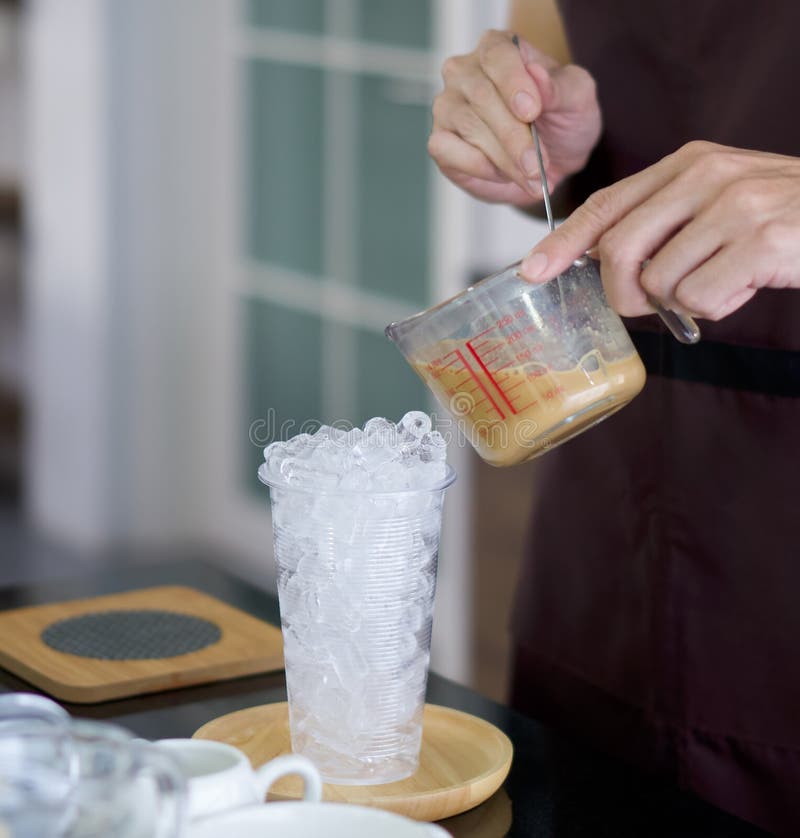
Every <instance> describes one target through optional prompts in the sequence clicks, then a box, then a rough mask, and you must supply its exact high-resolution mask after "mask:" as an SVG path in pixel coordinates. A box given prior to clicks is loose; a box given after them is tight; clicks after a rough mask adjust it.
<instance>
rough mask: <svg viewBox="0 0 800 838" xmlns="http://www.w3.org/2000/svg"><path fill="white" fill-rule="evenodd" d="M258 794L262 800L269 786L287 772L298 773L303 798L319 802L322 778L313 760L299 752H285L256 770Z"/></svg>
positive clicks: (287, 773)
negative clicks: (301, 783)
mask: <svg viewBox="0 0 800 838" xmlns="http://www.w3.org/2000/svg"><path fill="white" fill-rule="evenodd" d="M255 774H256V785H257V788H258V794H259V797H260V799H261V800H262V801H263V800H264V799H265V798H266V796H267V792H268V791H269V788H270V786H271V785H272V784H273V783H274V782H276V781H277V780H280V779H281V777H286V776H287V775H289V774H299V775H300V777H302V779H303V800H306V801H310V802H311V803H319V801H320V800H322V778H321V777H320V776H319V771H317V769H316V767H315V765H314V763H313V762H311V760H310V759H306V757H302V756H300V755H299V754H285V755H284V756H280V757H276V758H275V759H273V760H270V761H269V762H268V763H266V764H265V765H262V766H261V768H259V769H258V770H257V771H256V772H255Z"/></svg>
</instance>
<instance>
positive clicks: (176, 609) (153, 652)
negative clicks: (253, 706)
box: [0, 585, 283, 703]
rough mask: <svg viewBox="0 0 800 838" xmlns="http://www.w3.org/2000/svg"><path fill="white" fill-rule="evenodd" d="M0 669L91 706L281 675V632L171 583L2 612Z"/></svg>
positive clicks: (217, 601) (54, 694) (51, 691)
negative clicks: (258, 675)
mask: <svg viewBox="0 0 800 838" xmlns="http://www.w3.org/2000/svg"><path fill="white" fill-rule="evenodd" d="M0 666H2V667H3V668H4V669H7V670H9V671H10V672H13V673H14V675H17V676H19V677H20V678H23V679H24V680H26V681H29V682H30V683H31V684H33V685H34V686H36V687H38V688H39V689H41V690H44V691H45V692H46V693H49V694H50V695H52V696H55V697H56V698H60V699H62V700H64V701H72V702H78V703H94V702H99V701H108V700H109V699H115V698H122V697H125V696H131V695H140V694H142V693H152V692H158V691H160V690H171V689H176V688H178V687H186V686H189V685H192V684H205V683H208V682H210V681H219V680H225V679H228V678H237V677H240V676H243V675H253V674H255V673H259V672H270V671H272V670H277V669H281V668H282V667H283V644H282V640H281V632H280V629H277V628H275V627H274V626H271V625H269V624H268V623H265V622H263V621H262V620H259V619H257V618H255V617H252V616H250V615H249V614H246V613H245V612H244V611H240V610H239V609H238V608H234V607H233V606H231V605H228V604H226V603H224V602H221V601H220V600H218V599H216V598H215V597H212V596H209V595H208V594H204V593H201V592H200V591H197V590H195V589H194V588H188V587H183V586H178V585H169V586H160V587H155V588H144V589H141V590H136V591H127V592H125V593H120V594H110V595H107V596H99V597H92V598H90V599H77V600H70V601H67V602H56V603H50V604H47V605H36V606H30V607H27V608H17V609H14V610H11V611H4V612H0Z"/></svg>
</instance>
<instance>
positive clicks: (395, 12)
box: [358, 0, 431, 48]
mask: <svg viewBox="0 0 800 838" xmlns="http://www.w3.org/2000/svg"><path fill="white" fill-rule="evenodd" d="M358 7H359V13H360V21H361V36H362V37H363V38H365V39H366V40H368V41H378V42H384V43H388V44H394V45H397V46H408V47H423V48H427V47H429V46H430V44H431V0H403V2H398V0H359V3H358Z"/></svg>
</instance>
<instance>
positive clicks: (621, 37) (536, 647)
mask: <svg viewBox="0 0 800 838" xmlns="http://www.w3.org/2000/svg"><path fill="white" fill-rule="evenodd" d="M561 7H562V12H563V14H564V18H565V24H566V28H567V33H568V39H569V42H570V46H571V49H572V52H573V56H574V59H575V61H576V62H577V63H579V64H582V65H583V66H585V67H587V69H589V71H590V72H591V73H592V74H593V75H594V77H595V78H596V79H597V81H598V92H599V97H600V102H601V105H602V108H603V114H604V120H605V128H604V134H603V138H602V140H601V142H600V144H599V146H598V148H597V150H596V152H595V153H594V155H593V157H592V160H591V161H590V165H589V166H588V167H587V170H586V172H584V173H583V175H582V176H581V177H580V178H578V179H576V184H577V187H578V188H579V189H581V190H582V193H583V195H584V196H585V194H587V193H588V191H591V190H592V189H594V188H597V187H599V186H602V185H604V184H607V183H610V182H613V181H615V180H617V179H619V178H621V177H624V176H626V175H628V174H631V173H632V172H634V171H637V170H639V169H641V168H642V167H644V166H646V165H649V164H651V163H653V162H655V161H656V160H658V159H659V158H660V157H662V156H663V155H665V154H667V153H669V152H671V151H673V150H675V149H676V148H678V147H679V146H680V145H682V144H683V143H684V142H687V141H689V140H692V139H707V140H713V141H716V142H720V143H724V144H728V145H733V146H739V147H747V148H755V149H763V150H767V151H774V152H780V153H785V154H793V155H797V156H800V109H798V107H797V97H796V95H795V94H796V90H797V88H798V87H800V48H798V45H797V33H798V32H800V3H797V2H796V0H794V1H793V2H792V1H791V0H773V2H770V3H765V4H759V3H753V2H752V0H749V2H745V0H694V2H691V3H690V2H685V1H684V0H648V2H643V0H561ZM798 235H800V230H798ZM626 325H627V326H628V328H629V330H630V331H631V333H632V336H633V338H634V341H635V343H636V344H637V348H638V349H639V352H640V354H641V355H642V358H643V360H644V362H645V365H646V367H647V370H648V381H647V384H646V386H645V389H644V391H643V392H642V393H641V395H639V396H638V397H637V398H636V399H635V400H634V401H633V402H632V403H631V404H630V405H628V406H627V407H626V408H625V409H624V410H622V411H620V412H619V413H618V414H616V415H615V416H613V417H611V418H610V419H608V420H607V421H606V422H603V423H602V424H601V425H599V426H597V427H596V428H594V429H592V430H590V431H588V432H587V433H585V434H583V435H582V436H580V437H578V438H577V439H575V440H573V441H572V442H569V443H567V444H566V445H564V446H562V447H561V448H558V449H557V450H555V451H553V452H551V453H550V454H548V455H546V456H545V457H543V458H542V459H541V460H539V461H538V463H539V466H538V471H537V486H538V493H537V497H536V502H535V508H534V512H533V518H532V524H531V534H530V542H529V550H528V561H527V562H526V564H525V567H524V569H523V573H522V579H521V584H520V590H519V595H518V599H517V603H516V608H515V614H514V622H513V629H514V638H515V647H516V656H515V671H514V679H513V687H512V701H513V703H514V705H515V706H517V707H518V708H519V709H522V710H523V711H526V712H528V713H530V714H532V715H535V716H537V717H539V718H543V719H545V720H547V721H550V722H552V723H555V724H558V725H560V726H562V727H563V728H565V729H567V730H570V731H572V732H573V733H575V734H577V735H580V736H583V737H585V738H588V739H589V740H591V741H592V742H594V743H595V744H597V745H599V746H601V747H603V748H605V749H606V750H609V751H611V752H613V753H616V754H619V755H621V756H624V757H626V758H628V759H631V760H634V761H636V762H637V763H639V764H641V765H643V766H645V767H647V768H652V769H654V770H656V771H659V772H661V773H665V774H667V775H668V776H670V777H671V778H672V779H674V780H675V781H676V782H678V783H680V784H681V785H682V786H683V787H685V788H688V789H691V790H692V791H694V792H696V793H697V794H698V795H700V796H702V797H704V798H706V799H707V800H709V801H711V802H712V803H714V804H716V805H718V806H720V807H721V808H724V809H726V810H728V811H730V812H733V813H734V814H737V815H739V816H740V817H742V818H745V819H747V820H750V821H752V822H754V823H756V824H758V825H760V826H762V827H763V828H766V829H769V830H771V831H774V832H777V833H779V834H785V835H797V834H800V538H798V521H800V503H798V500H799V499H800V292H798V291H761V292H759V293H758V294H757V295H756V297H755V298H754V299H753V300H752V301H750V302H749V303H747V304H746V305H745V307H744V308H742V309H740V310H739V311H738V312H736V313H734V314H733V315H731V316H730V317H728V318H726V319H725V320H724V321H723V322H721V323H710V322H703V323H702V324H701V325H702V329H703V340H702V342H701V343H700V344H699V345H697V346H694V347H687V346H683V345H680V344H678V343H677V342H675V341H674V340H673V339H672V338H671V337H670V336H668V335H666V334H665V333H664V331H663V329H662V328H661V327H660V326H659V324H658V323H657V322H655V321H654V318H637V319H631V320H628V321H627V322H626Z"/></svg>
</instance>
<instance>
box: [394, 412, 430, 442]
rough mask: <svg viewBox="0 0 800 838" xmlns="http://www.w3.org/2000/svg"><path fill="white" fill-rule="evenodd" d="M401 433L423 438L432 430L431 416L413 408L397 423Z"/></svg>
mask: <svg viewBox="0 0 800 838" xmlns="http://www.w3.org/2000/svg"><path fill="white" fill-rule="evenodd" d="M397 427H398V430H399V431H400V433H401V434H406V435H409V436H412V437H414V438H415V439H421V438H422V437H423V436H425V434H427V433H429V432H430V430H431V417H430V416H428V414H427V413H423V412H422V411H421V410H411V411H409V412H408V413H406V415H405V416H404V417H403V418H402V419H401V420H400V421H399V422H398V423H397Z"/></svg>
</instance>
